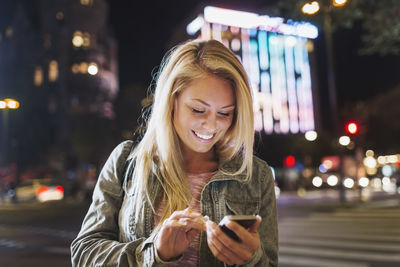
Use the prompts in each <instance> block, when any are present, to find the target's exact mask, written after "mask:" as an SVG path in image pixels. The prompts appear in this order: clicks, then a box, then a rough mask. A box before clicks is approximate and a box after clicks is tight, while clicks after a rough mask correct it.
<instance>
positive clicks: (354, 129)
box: [346, 122, 358, 134]
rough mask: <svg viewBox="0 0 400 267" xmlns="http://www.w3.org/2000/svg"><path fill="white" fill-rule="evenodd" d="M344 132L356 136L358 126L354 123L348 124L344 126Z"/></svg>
mask: <svg viewBox="0 0 400 267" xmlns="http://www.w3.org/2000/svg"><path fill="white" fill-rule="evenodd" d="M346 131H347V132H348V133H349V134H356V133H358V124H357V123H356V122H349V123H347V124H346Z"/></svg>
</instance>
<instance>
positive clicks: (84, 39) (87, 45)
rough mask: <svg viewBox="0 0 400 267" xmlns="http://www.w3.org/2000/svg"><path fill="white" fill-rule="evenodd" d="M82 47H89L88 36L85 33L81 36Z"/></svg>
mask: <svg viewBox="0 0 400 267" xmlns="http://www.w3.org/2000/svg"><path fill="white" fill-rule="evenodd" d="M82 45H83V46H84V47H89V46H90V34H89V33H87V32H85V33H84V34H83V43H82Z"/></svg>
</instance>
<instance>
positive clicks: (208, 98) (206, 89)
mask: <svg viewBox="0 0 400 267" xmlns="http://www.w3.org/2000/svg"><path fill="white" fill-rule="evenodd" d="M179 98H182V99H183V100H196V99H198V100H202V101H205V102H207V103H218V104H221V105H223V104H225V105H232V104H234V103H235V94H234V90H233V88H232V86H231V84H230V83H229V82H228V81H226V80H224V79H222V78H220V77H218V76H215V75H206V76H204V77H201V78H197V79H194V80H193V81H191V82H190V83H189V84H188V85H187V86H186V87H185V88H184V89H183V90H182V91H181V92H180V94H179Z"/></svg>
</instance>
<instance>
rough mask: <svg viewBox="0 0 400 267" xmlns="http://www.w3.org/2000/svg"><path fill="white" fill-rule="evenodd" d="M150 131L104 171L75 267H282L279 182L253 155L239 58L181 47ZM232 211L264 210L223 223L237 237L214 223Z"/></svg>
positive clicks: (160, 84)
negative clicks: (241, 221)
mask: <svg viewBox="0 0 400 267" xmlns="http://www.w3.org/2000/svg"><path fill="white" fill-rule="evenodd" d="M146 126H147V128H146V131H145V134H144V136H143V138H142V140H141V141H140V142H139V143H138V144H137V145H136V146H135V147H134V149H133V151H132V152H130V147H131V146H132V142H130V141H126V142H123V143H122V144H120V145H119V146H117V147H116V148H115V149H114V151H113V152H112V154H111V155H110V157H109V159H108V160H107V162H106V164H105V166H104V168H103V170H102V171H101V173H100V176H99V179H98V182H97V185H96V188H95V191H94V194H93V202H92V204H91V206H90V208H89V211H88V213H87V215H86V217H85V219H84V222H83V225H82V229H81V231H80V233H79V235H78V237H77V238H76V239H75V240H74V241H73V242H72V245H71V252H72V263H73V265H74V266H159V265H163V264H169V265H171V266H224V264H225V265H244V266H276V265H277V258H278V256H277V254H278V248H277V247H278V245H277V238H278V236H277V222H276V203H275V194H274V182H273V178H272V174H271V170H270V168H269V167H268V165H267V164H266V163H265V162H263V161H262V160H260V159H258V158H257V157H255V156H253V138H254V132H253V107H252V97H251V90H250V87H249V84H248V81H247V76H246V73H245V71H244V69H243V67H242V65H241V63H240V62H239V60H238V59H237V58H236V56H235V55H234V54H233V53H232V52H231V51H230V50H229V49H227V48H226V47H225V46H224V45H222V44H221V43H219V42H218V41H215V40H211V41H207V42H203V41H197V40H196V41H188V42H186V43H184V44H182V45H179V46H177V47H176V48H175V49H174V50H173V51H172V52H171V53H170V54H169V55H168V56H167V57H166V58H165V59H164V61H163V64H162V66H161V69H160V72H159V74H158V76H157V84H156V89H155V95H154V103H153V106H152V110H151V115H150V118H149V120H148V122H147V125H146ZM128 154H129V156H128ZM126 157H128V158H129V159H130V161H129V162H130V163H129V165H128V167H127V168H126V171H124V165H125V163H126ZM122 181H123V182H122ZM231 214H239V215H242V214H259V215H258V216H257V220H256V222H255V223H254V224H253V225H252V226H251V227H250V228H248V229H245V228H243V227H241V226H240V225H238V224H237V223H235V222H233V221H228V222H227V223H226V224H225V225H226V227H228V228H229V229H231V230H232V231H233V232H235V233H236V235H237V236H238V237H239V238H240V241H235V240H233V239H231V238H230V237H229V236H228V235H226V234H225V233H224V232H223V231H221V228H220V227H219V226H218V225H217V223H218V222H220V221H221V220H222V218H223V217H224V216H225V215H231ZM207 218H209V220H207Z"/></svg>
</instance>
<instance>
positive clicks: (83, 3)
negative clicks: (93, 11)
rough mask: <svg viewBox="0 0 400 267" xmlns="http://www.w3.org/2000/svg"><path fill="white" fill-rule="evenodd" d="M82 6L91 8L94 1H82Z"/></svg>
mask: <svg viewBox="0 0 400 267" xmlns="http://www.w3.org/2000/svg"><path fill="white" fill-rule="evenodd" d="M81 5H84V6H91V5H93V0H81Z"/></svg>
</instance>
